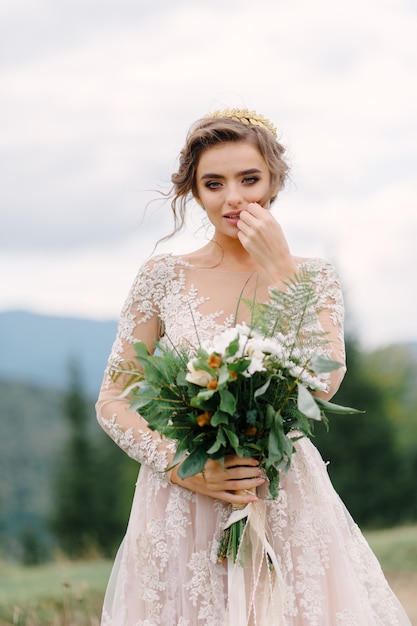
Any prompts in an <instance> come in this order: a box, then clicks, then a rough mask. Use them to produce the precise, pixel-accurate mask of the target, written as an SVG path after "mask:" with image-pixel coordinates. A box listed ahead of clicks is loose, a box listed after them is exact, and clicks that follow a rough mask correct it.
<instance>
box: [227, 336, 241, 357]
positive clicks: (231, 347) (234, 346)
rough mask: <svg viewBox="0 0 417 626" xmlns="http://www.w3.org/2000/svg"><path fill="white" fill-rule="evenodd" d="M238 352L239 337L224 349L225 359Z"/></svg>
mask: <svg viewBox="0 0 417 626" xmlns="http://www.w3.org/2000/svg"><path fill="white" fill-rule="evenodd" d="M238 350H239V336H238V335H237V336H236V339H233V340H232V341H231V342H230V343H229V345H228V346H227V348H226V357H228V356H234V355H235V354H236V352H237V351H238Z"/></svg>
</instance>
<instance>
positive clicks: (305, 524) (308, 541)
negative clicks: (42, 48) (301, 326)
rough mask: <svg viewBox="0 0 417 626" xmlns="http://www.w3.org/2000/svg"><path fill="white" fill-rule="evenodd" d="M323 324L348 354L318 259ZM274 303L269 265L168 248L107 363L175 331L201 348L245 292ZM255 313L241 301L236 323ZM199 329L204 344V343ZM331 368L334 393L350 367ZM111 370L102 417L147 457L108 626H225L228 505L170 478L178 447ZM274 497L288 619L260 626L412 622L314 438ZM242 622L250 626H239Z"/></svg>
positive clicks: (129, 306) (336, 294)
mask: <svg viewBox="0 0 417 626" xmlns="http://www.w3.org/2000/svg"><path fill="white" fill-rule="evenodd" d="M301 263H302V264H306V265H307V266H308V267H311V268H312V269H314V270H317V273H316V279H315V281H316V287H317V291H318V293H319V294H320V299H321V303H320V305H321V307H322V313H321V314H320V315H321V324H322V326H323V328H324V329H325V330H326V331H327V332H328V337H329V338H330V340H331V343H330V345H331V349H332V356H333V358H335V359H336V360H339V361H340V360H343V359H344V347H343V302H342V296H341V292H340V287H339V283H338V279H337V275H336V273H335V270H334V269H333V267H332V266H331V265H329V264H328V263H326V262H324V261H321V260H318V259H308V260H304V261H302V262H301ZM242 289H243V296H244V297H249V298H250V297H253V296H254V294H255V290H256V297H257V299H258V300H262V301H267V300H268V284H267V279H266V276H264V275H263V273H262V272H259V273H256V274H251V273H250V272H222V271H220V270H214V269H202V268H198V267H194V266H192V265H190V264H189V263H188V262H186V261H185V260H183V259H181V258H180V257H174V256H171V255H164V256H160V257H156V258H155V259H153V260H151V261H150V262H149V263H147V264H145V265H144V266H143V267H142V268H141V269H140V271H139V273H138V276H137V278H136V280H135V282H134V284H133V286H132V289H131V291H130V293H129V295H128V298H127V300H126V303H125V305H124V308H123V311H122V314H121V318H120V323H119V331H118V335H117V338H116V341H115V343H114V346H113V350H112V354H111V356H110V359H109V367H111V366H112V365H114V364H117V363H118V362H120V360H121V359H127V360H129V359H132V358H133V357H134V350H133V343H134V342H135V341H138V340H141V341H144V342H145V343H146V344H147V345H148V347H149V348H151V347H152V346H153V342H154V341H155V339H157V338H159V337H161V336H162V335H164V334H165V335H167V336H168V337H169V338H170V340H171V341H172V342H174V344H180V343H181V342H184V341H186V342H190V343H191V344H193V345H196V344H197V341H198V339H200V340H204V339H206V338H208V337H211V336H213V335H214V334H215V333H217V332H219V331H221V330H223V329H224V328H225V327H227V326H230V325H232V323H233V320H234V319H235V314H236V308H237V303H238V300H239V297H240V296H241V295H242ZM245 315H247V311H246V310H245V307H244V306H243V305H240V306H239V307H238V321H242V320H244V319H245ZM197 333H198V339H197ZM338 372H339V373H335V374H334V375H333V379H332V382H331V389H330V393H329V396H330V395H332V393H334V392H335V391H336V390H337V387H338V385H339V384H340V382H341V378H342V377H343V371H342V372H341V373H340V370H339V371H338ZM120 391H121V390H120V389H119V388H118V387H117V385H115V384H114V383H113V382H111V381H110V378H109V377H108V375H107V374H105V377H104V381H103V386H102V389H101V392H100V397H99V400H98V402H97V415H98V419H99V422H100V423H101V425H102V427H103V428H104V429H105V430H106V431H107V432H108V434H109V435H110V436H111V437H112V438H113V439H114V440H115V441H116V442H117V444H118V445H119V446H120V447H121V448H122V449H123V450H124V451H125V452H126V453H127V454H128V455H129V456H131V457H132V458H134V459H136V460H137V461H138V462H139V463H140V464H141V469H140V472H139V478H138V482H137V486H136V491H135V495H134V500H133V505H132V511H131V515H130V520H129V525H128V528H127V532H126V536H125V538H124V540H123V542H122V545H121V546H120V550H119V552H118V554H117V557H116V560H115V563H114V567H113V571H112V574H111V578H110V581H109V585H108V589H107V593H106V597H105V602H104V608H103V618H102V626H159V625H162V626H227V625H228V624H229V611H228V597H227V596H228V593H227V590H228V581H227V577H228V575H227V568H226V567H225V566H224V565H223V564H218V563H217V562H216V554H217V546H218V541H219V537H220V535H221V531H222V528H223V525H224V524H225V522H226V520H227V518H228V516H229V514H230V507H229V505H227V504H225V503H222V502H220V501H217V500H213V499H211V498H208V497H205V496H201V495H198V494H195V493H192V492H190V491H188V490H186V489H183V488H181V487H179V486H176V485H173V484H171V483H170V482H169V476H167V475H166V473H165V472H164V470H165V469H166V468H167V467H169V465H170V462H171V460H172V458H173V453H174V445H173V443H172V442H170V441H167V440H161V439H160V438H159V436H158V434H157V433H155V432H154V431H151V430H150V429H149V428H148V427H147V424H146V421H145V420H144V419H143V418H141V417H140V416H139V415H138V414H137V413H136V412H134V411H132V410H130V408H129V401H128V400H122V399H120V398H119V397H118V396H119V394H120ZM296 447H297V452H296V454H295V455H294V456H293V462H292V466H291V469H290V471H289V472H288V473H287V474H286V475H285V476H283V477H282V479H281V488H280V493H279V497H278V499H277V500H271V499H268V500H266V507H267V522H268V525H269V529H270V532H271V536H272V540H271V541H272V546H273V549H274V551H275V554H276V556H277V559H278V563H279V568H280V572H281V575H282V585H283V598H284V600H283V601H284V608H283V615H281V616H278V615H277V616H276V618H273V619H272V621H271V619H268V622H267V623H266V622H263V623H261V622H259V621H257V620H254V618H251V622H250V623H251V624H254V626H256V625H258V626H382V625H383V626H410V621H409V620H408V618H407V616H406V615H405V613H404V611H403V609H402V607H401V606H400V604H399V603H398V600H397V599H396V598H395V596H394V595H393V593H392V591H391V590H390V588H389V587H388V584H387V582H386V580H385V578H384V576H383V574H382V571H381V568H380V566H379V564H378V562H377V560H376V558H375V556H374V555H373V553H372V552H371V550H370V548H369V546H368V544H367V543H366V541H365V539H364V538H363V536H362V534H361V533H360V531H359V529H358V527H357V526H356V525H355V523H354V522H353V521H352V519H351V517H350V516H349V514H348V512H347V511H346V508H345V507H344V505H343V503H342V502H341V501H340V499H339V497H338V495H337V494H336V493H335V491H334V489H333V487H332V485H331V483H330V480H329V477H328V475H327V471H326V466H325V464H324V463H323V461H322V459H321V457H320V455H319V453H318V451H317V450H316V448H315V447H314V445H313V444H312V443H311V441H310V440H307V439H303V440H300V441H299V442H298V443H297V444H296ZM242 626H244V625H243V624H242Z"/></svg>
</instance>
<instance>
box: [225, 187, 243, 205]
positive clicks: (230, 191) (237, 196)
mask: <svg viewBox="0 0 417 626" xmlns="http://www.w3.org/2000/svg"><path fill="white" fill-rule="evenodd" d="M242 202H243V198H242V194H241V193H240V191H239V189H238V188H237V186H236V185H230V186H229V187H228V188H227V195H226V204H228V205H229V206H231V207H233V208H235V207H238V206H239V205H240V204H242Z"/></svg>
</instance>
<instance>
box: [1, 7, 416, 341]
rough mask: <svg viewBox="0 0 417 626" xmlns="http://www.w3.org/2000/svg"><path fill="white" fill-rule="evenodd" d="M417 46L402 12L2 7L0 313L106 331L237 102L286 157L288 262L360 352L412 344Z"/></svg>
mask: <svg viewBox="0 0 417 626" xmlns="http://www.w3.org/2000/svg"><path fill="white" fill-rule="evenodd" d="M416 33H417V3H416V1H415V0H350V2H348V3H347V2H342V1H340V0H314V2H312V1H311V0H257V1H256V2H254V0H210V2H207V1H203V0H189V1H188V2H186V1H185V0H178V1H175V0H153V2H144V0H117V1H116V0H110V1H106V0H36V1H34V0H0V64H1V66H0V85H1V86H0V91H1V95H0V159H1V168H0V178H1V184H0V210H1V226H0V268H1V269H0V272H1V276H0V281H1V283H0V284H1V288H0V310H1V311H4V310H10V309H25V310H31V311H36V312H41V313H48V314H57V315H76V316H79V317H88V318H96V319H109V318H110V319H113V318H116V317H117V316H118V313H119V310H120V308H121V305H122V303H123V300H124V297H125V295H126V292H127V290H128V289H129V286H130V284H131V282H132V280H133V278H134V275H135V273H136V270H137V267H138V266H139V265H140V264H141V263H142V262H143V260H144V259H145V258H147V256H148V255H149V254H151V252H152V248H153V244H154V243H155V241H156V240H157V239H158V238H159V237H161V236H162V235H164V234H167V233H168V232H169V231H170V229H171V226H172V223H171V219H170V215H169V206H168V205H167V204H164V203H163V202H161V201H160V200H158V197H159V196H158V192H157V190H167V188H168V186H169V179H170V174H171V172H172V171H173V170H174V168H175V165H176V158H177V154H178V151H179V149H180V148H181V146H182V143H183V140H184V137H185V134H186V132H187V130H188V127H189V126H190V125H191V123H192V122H193V121H195V120H196V119H197V118H199V117H201V116H202V115H204V114H205V113H206V112H208V111H211V110H214V109H217V108H223V107H224V106H232V107H234V106H238V107H247V108H249V109H256V110H258V111H259V112H262V113H263V114H264V115H265V116H267V117H269V118H270V119H271V120H273V121H274V123H275V124H276V126H277V127H278V128H279V132H280V135H281V140H282V142H283V143H284V144H285V145H286V146H287V150H288V157H289V160H290V164H291V168H292V175H291V182H290V183H289V184H288V185H287V187H286V189H285V190H284V191H283V192H282V193H281V195H280V197H279V199H278V202H277V204H276V207H275V209H274V212H275V215H276V217H277V219H279V220H280V221H281V223H282V225H283V227H284V229H285V232H286V234H287V238H288V240H289V243H290V246H291V248H292V250H293V252H294V253H295V254H299V255H301V256H309V255H318V256H324V257H325V258H328V259H329V260H331V261H333V262H334V263H335V264H336V266H337V268H338V270H339V273H340V275H341V278H342V283H343V286H344V291H345V296H346V303H347V307H348V310H349V314H350V317H351V319H352V320H353V323H354V324H355V326H356V328H357V331H358V333H359V335H360V337H361V338H362V340H363V342H364V343H365V344H367V345H370V346H374V345H380V344H386V343H391V342H395V341H404V340H417V298H416V297H415V294H414V291H415V286H416V277H415V272H416V268H417V246H416V243H415V241H416V238H417V207H416V198H417V181H416V176H415V172H416V170H417V159H416V155H417V124H416V120H417V115H416V111H417V87H416V85H417V80H416V78H417V71H416V70H417V37H416ZM151 200H155V202H151V203H150V204H149V202H150V201H151ZM146 205H148V209H147V211H146V212H145V210H144V209H145V206H146ZM200 219H201V215H200V214H199V213H198V212H197V211H196V212H194V213H193V214H192V219H191V220H190V224H189V226H188V229H187V232H186V233H185V234H184V235H183V236H182V237H181V238H177V239H175V240H173V241H171V242H170V243H169V245H165V246H163V247H161V248H159V250H160V251H162V250H165V249H171V250H173V251H174V252H179V251H181V250H190V249H192V248H196V247H198V246H199V245H201V244H202V242H203V238H204V236H205V233H204V230H203V231H202V230H201V229H199V228H198V226H199V223H200Z"/></svg>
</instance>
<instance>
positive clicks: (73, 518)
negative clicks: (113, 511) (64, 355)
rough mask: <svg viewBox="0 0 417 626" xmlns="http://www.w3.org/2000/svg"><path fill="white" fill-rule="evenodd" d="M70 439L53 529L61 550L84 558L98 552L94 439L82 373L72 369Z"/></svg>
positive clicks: (67, 406)
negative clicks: (90, 427)
mask: <svg viewBox="0 0 417 626" xmlns="http://www.w3.org/2000/svg"><path fill="white" fill-rule="evenodd" d="M64 415H65V417H66V419H67V423H68V428H69V437H68V441H67V443H66V447H65V449H64V450H63V452H62V455H61V456H60V459H59V461H58V465H57V471H56V474H55V479H54V493H55V498H54V502H55V511H54V514H53V516H52V519H51V527H52V530H53V532H54V534H55V535H56V537H57V539H58V541H59V545H60V546H61V548H62V549H63V550H64V551H65V552H66V553H67V554H68V555H70V556H80V555H82V554H84V553H86V552H88V551H91V549H95V548H96V535H97V525H98V524H99V520H98V519H97V515H96V511H97V505H96V493H95V484H94V483H95V473H96V472H95V465H96V461H95V454H94V445H93V442H92V439H91V435H90V432H91V431H90V429H89V427H88V426H89V420H90V412H89V410H88V404H87V401H86V398H85V396H84V393H83V389H82V384H81V376H80V371H79V369H78V367H77V365H76V364H75V363H70V365H69V389H68V392H67V393H66V394H65V399H64Z"/></svg>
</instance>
